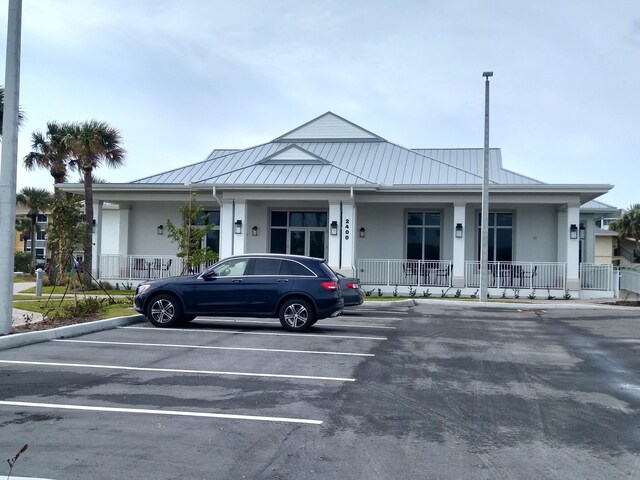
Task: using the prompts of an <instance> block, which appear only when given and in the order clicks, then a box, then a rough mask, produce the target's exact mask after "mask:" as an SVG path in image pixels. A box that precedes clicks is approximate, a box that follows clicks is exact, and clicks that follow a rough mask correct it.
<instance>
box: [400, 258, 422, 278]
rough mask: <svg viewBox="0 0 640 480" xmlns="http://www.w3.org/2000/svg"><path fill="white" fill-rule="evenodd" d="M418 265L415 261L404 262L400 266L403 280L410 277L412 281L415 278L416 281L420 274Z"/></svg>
mask: <svg viewBox="0 0 640 480" xmlns="http://www.w3.org/2000/svg"><path fill="white" fill-rule="evenodd" d="M419 265H420V263H419V262H417V261H415V262H405V263H403V264H402V271H403V273H404V276H405V278H406V277H411V278H412V279H413V278H414V277H415V278H416V279H417V278H418V275H419V274H420V266H419Z"/></svg>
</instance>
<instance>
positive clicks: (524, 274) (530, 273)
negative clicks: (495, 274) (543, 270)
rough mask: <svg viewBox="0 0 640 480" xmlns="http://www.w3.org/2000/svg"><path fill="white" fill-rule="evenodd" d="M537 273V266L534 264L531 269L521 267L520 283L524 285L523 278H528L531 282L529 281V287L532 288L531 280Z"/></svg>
mask: <svg viewBox="0 0 640 480" xmlns="http://www.w3.org/2000/svg"><path fill="white" fill-rule="evenodd" d="M537 274H538V266H537V265H534V266H533V269H531V270H530V271H527V270H525V269H524V268H522V272H521V275H520V284H521V285H523V286H525V285H524V284H525V280H527V279H530V280H531V282H529V285H528V286H529V287H531V288H533V287H534V285H533V281H534V279H535V278H536V275H537Z"/></svg>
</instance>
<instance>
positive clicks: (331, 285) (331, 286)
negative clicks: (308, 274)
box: [320, 282, 338, 290]
mask: <svg viewBox="0 0 640 480" xmlns="http://www.w3.org/2000/svg"><path fill="white" fill-rule="evenodd" d="M320 286H321V287H322V288H326V289H327V290H337V289H338V282H320Z"/></svg>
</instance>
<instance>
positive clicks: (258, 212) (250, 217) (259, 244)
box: [245, 202, 269, 253]
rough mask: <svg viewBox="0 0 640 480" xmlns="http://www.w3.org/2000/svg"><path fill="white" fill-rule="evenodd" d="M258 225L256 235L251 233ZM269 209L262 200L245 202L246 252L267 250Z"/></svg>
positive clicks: (263, 251)
mask: <svg viewBox="0 0 640 480" xmlns="http://www.w3.org/2000/svg"><path fill="white" fill-rule="evenodd" d="M254 226H255V227H258V235H257V236H256V237H254V236H253V235H252V233H251V229H252V228H253V227H254ZM268 240H269V210H268V206H267V204H265V203H263V202H247V232H246V237H245V251H246V253H265V252H268V251H269V241H268Z"/></svg>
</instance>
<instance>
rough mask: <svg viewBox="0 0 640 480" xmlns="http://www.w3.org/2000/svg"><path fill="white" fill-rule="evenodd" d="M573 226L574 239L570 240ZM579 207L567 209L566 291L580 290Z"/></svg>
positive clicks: (571, 206)
mask: <svg viewBox="0 0 640 480" xmlns="http://www.w3.org/2000/svg"><path fill="white" fill-rule="evenodd" d="M572 225H575V226H576V227H577V228H578V230H576V237H578V238H575V239H574V238H570V237H571V235H570V230H571V226H572ZM579 227H580V206H579V205H569V206H568V207H567V226H566V234H565V235H566V236H565V238H566V242H567V260H566V261H567V289H569V290H572V291H573V290H580V278H579V270H580V239H579V238H580V229H579Z"/></svg>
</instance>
